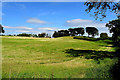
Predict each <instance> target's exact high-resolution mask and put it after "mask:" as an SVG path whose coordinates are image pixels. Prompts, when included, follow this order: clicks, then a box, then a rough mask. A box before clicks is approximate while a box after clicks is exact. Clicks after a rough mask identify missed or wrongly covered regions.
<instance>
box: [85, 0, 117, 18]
mask: <svg viewBox="0 0 120 80" xmlns="http://www.w3.org/2000/svg"><path fill="white" fill-rule="evenodd" d="M100 1H101V2H100ZM105 1H106V0H96V2H85V3H84V5H86V6H87V7H88V8H87V9H86V10H85V11H86V12H87V13H89V12H91V11H92V10H93V9H94V11H92V12H93V13H94V14H93V15H92V16H94V17H95V19H96V20H97V19H100V20H102V19H103V18H105V17H106V11H107V10H109V11H113V12H114V13H116V14H118V12H117V11H118V7H119V6H118V4H119V3H117V2H105ZM109 1H110V0H109ZM98 16H99V17H98Z"/></svg>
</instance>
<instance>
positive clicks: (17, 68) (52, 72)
mask: <svg viewBox="0 0 120 80" xmlns="http://www.w3.org/2000/svg"><path fill="white" fill-rule="evenodd" d="M107 42H109V41H107ZM107 42H106V41H102V40H101V41H96V42H95V41H94V42H93V41H85V40H77V39H73V38H72V37H61V38H24V37H22V38H21V37H3V38H2V57H3V58H2V77H3V78H23V77H24V78H98V77H99V78H106V77H109V76H110V72H109V69H110V67H111V66H112V65H114V64H115V62H116V61H117V58H112V59H111V58H107V57H106V58H105V59H104V60H99V61H100V63H99V64H98V62H97V61H96V60H94V59H86V58H85V57H84V56H82V57H81V56H78V57H68V56H67V55H68V54H66V53H65V50H67V49H75V50H96V51H108V52H110V51H112V52H114V48H112V47H109V49H108V48H107V47H106V46H108V45H109V44H108V43H107Z"/></svg>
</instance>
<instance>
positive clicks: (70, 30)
mask: <svg viewBox="0 0 120 80" xmlns="http://www.w3.org/2000/svg"><path fill="white" fill-rule="evenodd" d="M68 30H69V32H70V35H71V36H75V34H77V32H76V30H75V29H74V28H69V29H68Z"/></svg>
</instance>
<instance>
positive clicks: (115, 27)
mask: <svg viewBox="0 0 120 80" xmlns="http://www.w3.org/2000/svg"><path fill="white" fill-rule="evenodd" d="M106 27H108V28H109V30H110V32H111V33H113V35H112V39H113V41H114V44H115V45H116V46H120V45H119V44H120V19H117V20H112V21H109V23H107V24H106Z"/></svg>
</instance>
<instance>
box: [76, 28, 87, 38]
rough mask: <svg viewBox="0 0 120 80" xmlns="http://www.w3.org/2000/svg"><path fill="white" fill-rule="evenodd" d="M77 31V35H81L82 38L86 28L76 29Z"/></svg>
mask: <svg viewBox="0 0 120 80" xmlns="http://www.w3.org/2000/svg"><path fill="white" fill-rule="evenodd" d="M75 30H76V32H77V34H79V35H80V34H81V36H83V34H84V33H85V32H84V28H82V27H79V28H75Z"/></svg>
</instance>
